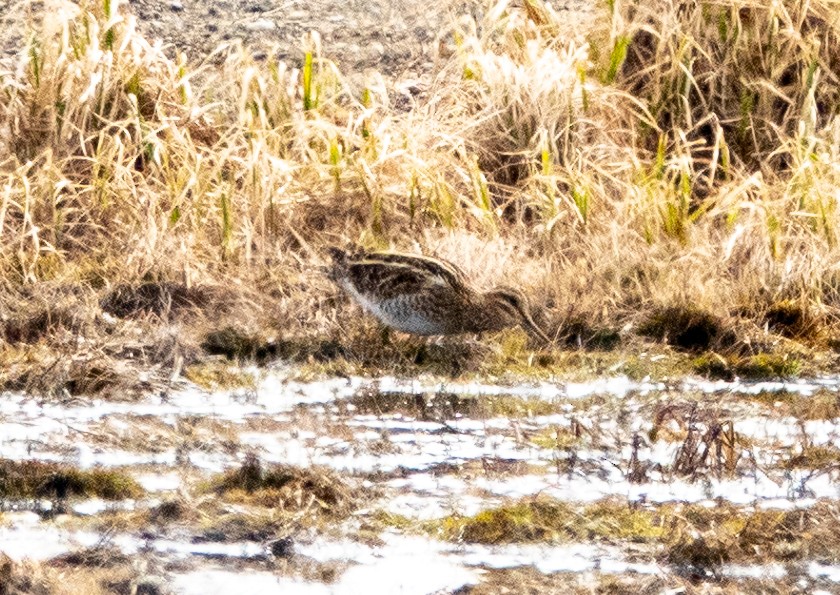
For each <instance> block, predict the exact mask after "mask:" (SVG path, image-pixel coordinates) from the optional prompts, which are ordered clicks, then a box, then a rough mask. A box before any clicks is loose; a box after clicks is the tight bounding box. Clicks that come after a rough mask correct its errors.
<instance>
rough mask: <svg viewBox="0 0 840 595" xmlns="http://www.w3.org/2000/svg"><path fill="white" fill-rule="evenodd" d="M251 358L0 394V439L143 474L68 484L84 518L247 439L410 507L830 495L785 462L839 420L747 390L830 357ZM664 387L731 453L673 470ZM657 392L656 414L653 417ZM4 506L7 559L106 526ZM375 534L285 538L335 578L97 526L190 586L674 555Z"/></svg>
mask: <svg viewBox="0 0 840 595" xmlns="http://www.w3.org/2000/svg"><path fill="white" fill-rule="evenodd" d="M261 374H262V379H261V381H260V382H259V384H258V386H257V388H256V390H250V391H218V392H209V391H204V390H201V389H199V388H198V387H195V386H192V385H188V384H184V385H183V386H182V387H181V388H180V389H179V390H175V391H172V392H170V393H169V394H166V395H163V396H160V395H149V396H148V397H146V398H145V399H142V400H140V401H137V402H130V403H128V402H109V401H102V400H98V399H89V400H86V399H78V400H75V401H73V402H71V403H68V404H61V403H54V402H42V401H39V400H37V399H33V398H30V397H27V396H24V395H21V394H14V393H7V394H3V395H0V458H5V459H14V460H29V459H35V460H45V461H61V462H66V463H69V464H72V465H74V466H78V467H81V468H92V467H118V468H126V469H128V470H129V471H130V473H131V474H132V475H133V476H134V477H135V478H136V479H137V480H138V481H139V482H140V484H141V485H142V486H143V487H144V488H145V489H146V490H147V492H148V494H147V496H146V497H145V498H144V499H142V500H139V501H137V502H134V501H128V502H117V503H110V502H104V501H101V500H88V501H83V502H74V503H72V506H71V507H70V512H71V515H73V516H74V517H77V518H79V519H84V518H86V517H91V518H96V517H97V516H98V515H103V514H112V513H114V512H115V511H120V510H123V511H132V510H145V509H148V508H150V507H152V506H155V505H157V504H158V503H160V502H161V501H162V500H164V499H166V498H167V497H171V496H174V495H176V494H177V493H179V492H184V493H186V492H188V491H189V490H190V489H192V487H193V486H195V485H196V483H197V482H200V481H203V480H206V479H207V478H209V477H210V476H211V474H213V473H216V472H220V471H223V470H226V469H230V468H232V467H235V466H238V465H240V464H241V463H242V461H243V459H244V458H245V456H246V455H248V454H249V453H250V454H256V455H257V456H258V457H259V458H260V460H262V461H263V462H265V463H272V462H277V463H287V464H292V465H298V466H309V465H315V464H317V465H324V466H327V467H330V468H332V469H335V470H337V471H340V472H341V473H342V474H346V475H348V476H349V477H351V478H355V480H354V481H357V482H359V483H360V484H362V485H365V486H367V487H368V488H370V492H371V494H376V497H375V498H374V499H373V500H372V501H371V502H370V505H369V506H368V507H367V508H368V511H370V510H380V511H388V512H391V513H396V514H399V515H402V516H403V517H405V518H407V519H409V520H413V521H422V520H430V519H440V518H442V517H445V516H447V515H452V514H457V515H473V514H476V513H478V512H480V511H482V510H486V509H488V508H490V507H493V506H499V505H502V504H504V503H506V502H510V501H511V500H512V499H517V498H523V497H533V496H537V495H540V496H544V497H545V496H548V497H552V498H556V499H559V500H562V501H567V502H571V503H586V502H596V501H599V500H602V499H604V498H608V497H616V498H620V499H621V500H627V501H629V502H636V503H640V504H642V505H647V504H656V503H668V502H683V503H701V504H706V505H709V506H712V505H714V504H717V505H719V504H720V503H721V502H728V503H731V504H732V505H735V506H740V507H746V509H749V510H753V509H756V508H764V509H767V508H778V509H791V508H806V507H809V506H812V505H814V503H815V502H816V501H817V500H818V499H828V500H837V499H838V498H840V472H838V471H837V470H836V469H833V470H832V469H825V470H821V471H820V472H815V470H814V469H812V468H806V467H803V468H796V467H792V466H791V465H787V466H785V465H781V464H780V461H782V460H787V459H789V458H790V456H792V455H795V454H797V453H798V452H799V451H800V450H801V449H802V448H803V445H809V446H810V447H814V446H826V447H832V446H833V445H835V444H839V443H840V420H838V419H830V420H797V419H794V418H791V417H785V416H781V415H776V414H774V412H773V408H772V407H766V406H763V405H759V404H757V403H756V402H754V401H751V400H750V399H749V395H755V394H758V393H760V392H764V393H766V392H777V393H778V394H779V395H780V396H785V397H786V398H789V397H790V396H791V395H795V396H796V398H802V399H807V398H810V397H811V396H812V395H814V394H816V393H817V392H818V391H832V392H837V391H838V390H840V379H838V378H837V377H831V378H828V377H827V378H819V379H811V380H798V381H795V382H763V383H753V384H747V383H739V382H708V381H703V380H698V379H684V380H679V381H675V382H673V383H655V382H649V381H641V382H636V381H631V380H629V379H627V378H624V377H618V378H606V379H599V380H596V381H593V382H590V383H538V384H533V385H522V386H516V387H507V386H497V385H484V384H478V383H459V382H441V381H439V380H433V379H430V380H415V381H404V380H398V379H394V378H381V379H375V380H368V379H361V378H351V379H336V380H331V381H326V382H313V383H300V382H291V381H287V380H286V379H284V377H283V376H282V374H280V373H261ZM492 399H512V400H513V401H514V402H518V403H525V406H526V408H527V406H528V404H529V403H530V405H531V406H536V405H534V404H535V403H540V402H543V403H546V404H548V405H550V407H549V409H550V412H548V413H542V414H538V415H528V414H524V415H518V416H513V417H511V416H509V415H502V414H501V413H498V412H496V411H494V410H493V409H492V407H488V406H487V405H486V404H487V403H488V402H489V401H491V400H492ZM669 407H670V408H671V409H673V410H674V411H678V412H683V413H684V412H685V411H686V410H687V409H686V408H693V409H692V411H695V410H696V411H701V412H703V413H702V414H700V413H698V414H697V415H696V419H693V420H692V422H691V423H692V424H693V425H692V431H693V432H695V433H696V435H697V436H701V435H702V434H703V432H705V431H707V430H708V429H709V428H710V427H712V426H713V425H714V424H716V423H718V424H719V423H721V420H722V423H724V424H726V423H729V424H730V425H729V426H728V427H729V428H730V429H731V431H733V432H735V433H736V434H737V435H738V437H739V438H738V440H739V442H738V444H737V445H736V446H735V447H734V448H733V449H732V450H731V452H730V453H729V454H730V457H733V460H734V461H735V462H734V463H733V464H732V467H731V468H730V469H729V470H728V471H726V472H721V470H720V469H717V470H716V469H715V467H714V465H712V464H707V465H705V466H703V465H701V467H702V469H701V472H700V473H699V474H695V475H694V476H690V475H686V474H684V473H683V474H680V473H676V472H675V470H674V467H675V465H676V464H677V461H678V459H679V456H680V451H681V449H684V448H685V445H686V443H687V440H688V439H687V438H686V432H687V427H688V426H687V425H686V424H685V423H683V422H684V419H685V416H684V415H682V413H681V414H680V415H682V417H680V415H676V414H673V415H671V414H670V413H668V412H669V411H671V409H669ZM663 411H665V412H666V413H665V414H664V415H662V412H663ZM654 412H659V413H657V415H660V416H661V417H662V419H660V420H658V421H655V417H656V416H655V415H654ZM681 420H683V421H681ZM185 428H186V430H185ZM653 429H656V431H657V432H658V437H657V438H656V439H653V438H651V431H652V430H653ZM185 435H188V436H189V440H185V438H184V436H185ZM665 435H669V436H670V438H669V439H664V438H662V436H665ZM570 436H572V438H569V437H570ZM666 437H667V436H666ZM569 440H571V442H569ZM634 441H635V446H634ZM785 457H787V459H786V458H785ZM730 462H731V461H730ZM632 465H635V466H636V467H639V468H643V469H644V470H645V472H644V474H643V477H641V478H639V477H635V478H633V479H634V480H633V481H631V480H630V475H631V474H630V469H631V466H632ZM14 507H18V508H33V509H37V510H39V511H41V512H42V513H43V511H44V510H46V509H48V508H49V504H48V503H6V508H7V509H9V508H14ZM363 512H365V511H363ZM44 518H48V515H44ZM0 524H1V525H0V551H2V552H5V553H6V554H8V555H9V556H12V557H13V558H15V559H25V558H33V559H40V560H47V559H50V558H52V557H55V556H57V555H60V554H62V553H66V552H69V551H74V550H77V549H81V548H86V547H92V546H93V545H96V544H98V543H101V540H102V535H101V534H100V533H98V532H96V531H88V530H82V529H67V528H63V527H62V526H60V525H58V524H56V522H55V521H51V520H42V517H41V516H38V515H35V514H34V513H30V512H17V513H7V514H5V515H4V516H3V517H2V519H0ZM352 524H353V521H352V520H351V521H350V522H349V523H348V526H350V525H352ZM378 539H379V543H378V544H376V545H370V544H362V543H360V542H358V541H354V540H352V539H347V538H341V537H340V528H339V534H335V535H334V534H330V535H329V536H327V535H317V534H315V535H312V534H310V535H308V536H300V537H298V538H296V541H295V544H294V548H295V554H296V555H298V556H302V557H304V559H308V560H314V561H315V562H318V563H326V562H330V563H337V564H339V567H340V570H339V571H338V574H337V575H336V576H335V577H334V578H333V580H332V581H331V582H328V583H324V582H322V581H318V580H312V579H304V578H301V577H300V576H295V575H294V573H292V574H291V575H289V574H283V573H278V572H270V571H257V570H255V569H253V568H251V569H249V570H248V571H247V572H245V571H243V570H242V569H241V567H239V566H238V564H239V563H237V562H236V560H265V559H271V554H270V553H269V549H268V546H267V544H266V543H262V542H258V541H241V542H238V541H232V542H226V543H198V542H196V540H195V538H194V536H193V537H191V536H189V535H184V536H182V537H178V536H174V537H173V536H163V535H160V536H154V535H148V534H147V535H144V536H142V537H141V536H140V535H139V534H136V533H132V532H130V531H128V532H121V533H119V532H118V533H116V534H113V535H109V536H108V543H109V545H110V546H112V547H117V548H119V549H121V550H122V551H124V552H125V553H127V554H137V553H138V552H141V551H142V552H146V553H148V552H153V553H154V555H155V556H156V558H157V559H158V560H159V561H161V564H162V566H163V567H164V568H169V567H168V566H167V564H170V563H171V568H170V570H168V571H167V572H168V574H167V576H168V579H169V580H170V581H171V584H172V585H173V588H174V590H175V592H176V593H184V594H189V593H202V594H211V593H228V592H231V591H230V588H229V587H230V585H237V590H239V589H241V588H243V586H245V590H246V591H254V592H257V591H259V592H264V593H274V592H277V593H279V592H281V591H282V592H283V593H328V592H329V593H345V592H347V593H349V592H351V591H358V590H359V589H360V588H361V587H360V586H362V585H364V586H365V591H366V592H371V593H376V592H381V593H396V592H400V593H418V594H421V593H435V592H441V591H443V592H446V591H453V590H456V589H458V588H460V587H463V586H464V585H469V584H476V583H478V582H481V580H483V579H482V577H483V576H484V573H485V572H487V571H490V570H492V569H498V568H511V567H517V566H527V567H533V568H535V569H536V570H537V571H539V572H541V573H544V574H551V573H557V572H565V573H584V572H589V573H591V572H597V573H606V574H617V575H624V574H628V573H631V574H632V573H636V574H663V573H665V574H667V573H668V572H671V571H672V570H673V569H669V568H668V567H665V566H663V565H662V564H661V563H659V562H657V561H656V558H655V556H653V555H647V556H644V555H641V556H640V555H639V554H638V552H633V553H632V555H631V554H630V553H629V552H627V551H624V549H623V548H622V546H620V545H609V546H607V545H602V544H598V543H569V544H562V545H558V544H546V545H508V546H486V545H477V544H471V545H464V544H461V545H459V544H453V543H447V542H442V541H437V540H434V539H431V538H428V537H425V536H422V535H416V534H414V535H411V534H399V533H397V532H389V531H386V532H385V533H383V534H381V535H380V536H379V538H378ZM184 560H187V561H188V562H189V564H188V565H187V566H186V567H185V566H184V564H183V561H184ZM176 561H179V563H178V564H175V562H176ZM822 562H824V561H818V560H813V561H807V562H804V563H797V564H793V565H788V566H787V567H782V566H779V565H771V566H770V567H768V566H766V565H730V566H725V567H724V568H723V569H722V570H721V573H722V574H723V575H724V576H728V577H731V578H750V577H758V578H770V577H773V576H776V575H778V576H779V577H782V576H786V575H788V574H789V573H794V574H795V575H796V576H801V577H802V580H806V581H808V580H819V581H822V582H825V581H828V582H840V567H835V566H831V565H824V564H823V563H822ZM246 583H247V585H246ZM374 585H375V586H376V587H379V589H378V590H377V589H376V588H374Z"/></svg>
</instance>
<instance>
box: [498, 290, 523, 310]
mask: <svg viewBox="0 0 840 595" xmlns="http://www.w3.org/2000/svg"><path fill="white" fill-rule="evenodd" d="M499 297H500V298H501V299H502V300H504V301H505V302H507V303H508V304H510V305H511V306H513V307H514V308H515V309H517V310H520V309H522V300H520V299H519V296H518V295H516V294H513V293H500V294H499Z"/></svg>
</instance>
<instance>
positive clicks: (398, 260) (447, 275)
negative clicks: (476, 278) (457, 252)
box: [365, 252, 468, 290]
mask: <svg viewBox="0 0 840 595" xmlns="http://www.w3.org/2000/svg"><path fill="white" fill-rule="evenodd" d="M365 260H367V261H380V262H382V263H383V264H391V265H400V266H405V267H408V268H412V269H416V270H417V271H418V276H421V275H422V276H425V277H428V278H429V282H430V283H433V284H441V285H448V286H449V287H451V288H453V289H456V290H460V289H465V288H466V287H467V286H468V283H467V279H466V277H465V276H464V273H462V272H461V269H459V268H458V267H457V266H455V265H454V264H452V263H451V262H449V261H448V260H443V259H442V258H429V257H427V256H420V255H417V254H402V253H399V252H372V253H370V254H367V255H366V257H365ZM424 273H425V275H423V274H424Z"/></svg>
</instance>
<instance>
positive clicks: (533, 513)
mask: <svg viewBox="0 0 840 595" xmlns="http://www.w3.org/2000/svg"><path fill="white" fill-rule="evenodd" d="M427 529H430V530H436V531H437V532H440V533H443V535H444V536H445V537H447V538H448V539H457V540H460V541H464V542H468V543H486V544H497V543H525V542H546V541H549V542H550V541H564V540H591V539H608V540H613V539H629V540H631V541H640V542H646V541H650V540H652V539H656V538H658V537H660V536H661V534H662V528H661V527H660V526H658V523H657V520H656V518H655V515H653V514H652V513H650V512H649V511H645V510H642V509H635V508H631V507H630V506H629V505H628V504H627V503H626V502H619V501H616V500H612V499H610V500H604V501H601V502H597V503H594V504H590V505H588V506H584V507H575V506H573V505H571V504H568V503H566V502H562V501H559V500H553V499H549V498H536V499H530V500H519V501H517V502H514V503H512V504H510V505H507V506H500V507H498V508H493V509H490V510H485V511H482V512H480V513H478V514H476V515H475V516H472V517H467V518H460V517H449V518H447V519H443V520H442V521H441V522H439V523H437V524H431V525H427Z"/></svg>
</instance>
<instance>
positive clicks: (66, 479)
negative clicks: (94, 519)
mask: <svg viewBox="0 0 840 595" xmlns="http://www.w3.org/2000/svg"><path fill="white" fill-rule="evenodd" d="M143 493H144V491H143V488H141V487H140V484H138V483H137V482H136V481H135V480H134V479H133V478H132V477H131V476H129V475H127V474H125V473H123V472H120V471H114V470H105V469H91V470H89V471H84V470H81V469H74V468H72V467H68V466H65V465H59V464H56V463H44V462H40V461H21V462H18V461H10V460H5V459H4V460H0V498H3V499H7V500H18V499H30V498H45V499H54V500H62V499H64V498H69V497H72V496H84V497H94V496H98V497H100V498H104V499H105V500H122V499H126V498H139V497H140V496H142V495H143Z"/></svg>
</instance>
